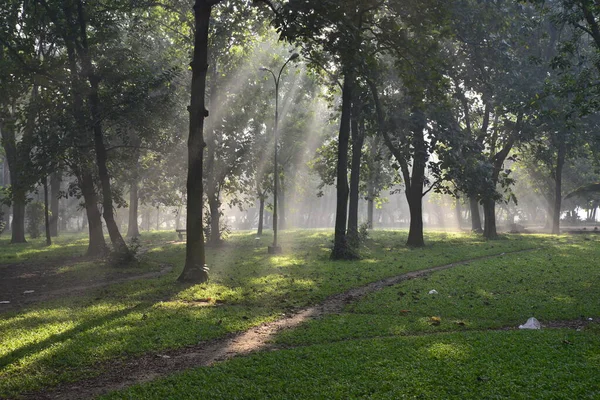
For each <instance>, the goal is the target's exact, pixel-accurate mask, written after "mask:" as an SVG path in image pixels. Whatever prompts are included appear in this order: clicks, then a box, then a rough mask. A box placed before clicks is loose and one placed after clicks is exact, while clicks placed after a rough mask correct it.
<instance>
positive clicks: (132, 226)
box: [127, 179, 140, 238]
mask: <svg viewBox="0 0 600 400" xmlns="http://www.w3.org/2000/svg"><path fill="white" fill-rule="evenodd" d="M138 211H139V196H138V181H137V179H136V180H134V181H133V182H132V183H131V186H130V188H129V223H128V225H127V237H129V238H136V237H139V236H140V227H139V225H138Z"/></svg>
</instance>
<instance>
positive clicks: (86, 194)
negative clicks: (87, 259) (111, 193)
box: [77, 167, 106, 256]
mask: <svg viewBox="0 0 600 400" xmlns="http://www.w3.org/2000/svg"><path fill="white" fill-rule="evenodd" d="M77 180H78V181H79V187H80V189H81V194H82V195H83V199H84V202H85V212H86V216H87V225H88V231H89V235H90V241H89V244H88V249H87V252H86V255H88V256H99V255H104V254H105V253H106V241H105V240H104V232H103V231H102V216H101V215H100V211H98V195H97V193H96V188H95V187H94V178H93V177H92V174H91V173H90V172H89V171H87V167H83V168H82V171H81V172H80V173H79V174H77Z"/></svg>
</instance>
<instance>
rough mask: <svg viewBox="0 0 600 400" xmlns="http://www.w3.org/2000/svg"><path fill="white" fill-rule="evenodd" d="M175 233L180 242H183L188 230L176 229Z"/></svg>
mask: <svg viewBox="0 0 600 400" xmlns="http://www.w3.org/2000/svg"><path fill="white" fill-rule="evenodd" d="M175 232H177V236H178V237H179V240H183V238H184V237H185V235H186V234H187V229H175Z"/></svg>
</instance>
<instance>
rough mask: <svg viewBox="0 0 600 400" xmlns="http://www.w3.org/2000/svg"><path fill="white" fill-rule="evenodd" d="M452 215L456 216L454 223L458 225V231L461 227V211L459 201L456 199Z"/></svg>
mask: <svg viewBox="0 0 600 400" xmlns="http://www.w3.org/2000/svg"><path fill="white" fill-rule="evenodd" d="M454 213H455V214H456V223H457V224H458V229H459V230H460V228H461V227H462V222H463V221H462V220H463V219H462V210H461V207H460V199H456V202H455V203H454Z"/></svg>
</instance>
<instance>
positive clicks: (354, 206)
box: [347, 108, 365, 248]
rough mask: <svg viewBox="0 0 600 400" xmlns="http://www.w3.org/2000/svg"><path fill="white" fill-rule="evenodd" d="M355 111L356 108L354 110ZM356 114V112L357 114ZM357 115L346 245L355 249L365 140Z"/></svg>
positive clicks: (353, 137)
mask: <svg viewBox="0 0 600 400" xmlns="http://www.w3.org/2000/svg"><path fill="white" fill-rule="evenodd" d="M355 110H356V108H355ZM357 114H358V112H357ZM357 117H358V115H356V116H353V118H352V119H351V131H352V161H351V167H350V202H349V206H348V233H347V234H348V243H349V244H350V246H351V247H354V248H356V247H357V246H358V245H359V241H360V239H359V237H358V201H359V198H360V191H359V184H360V163H361V158H362V147H363V143H364V140H365V135H364V126H360V127H359V122H358V120H357Z"/></svg>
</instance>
